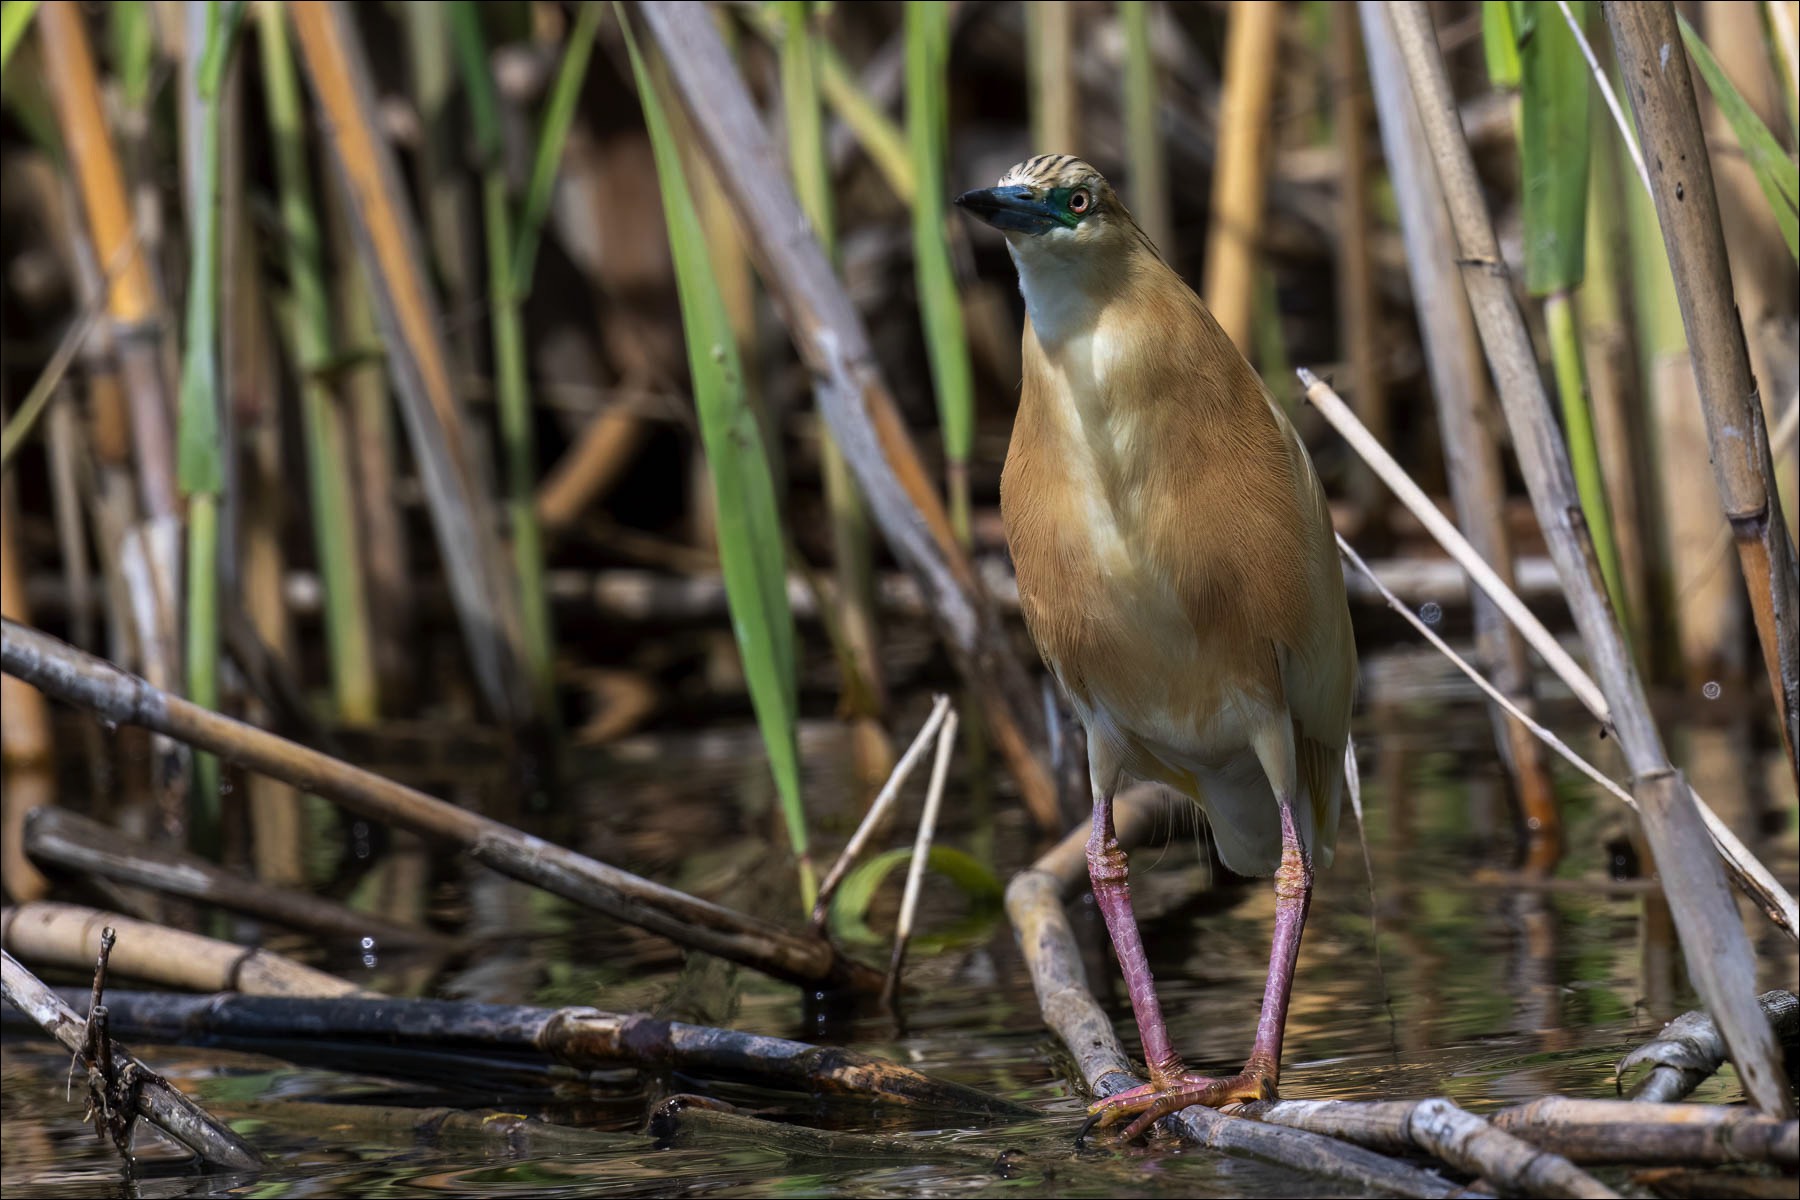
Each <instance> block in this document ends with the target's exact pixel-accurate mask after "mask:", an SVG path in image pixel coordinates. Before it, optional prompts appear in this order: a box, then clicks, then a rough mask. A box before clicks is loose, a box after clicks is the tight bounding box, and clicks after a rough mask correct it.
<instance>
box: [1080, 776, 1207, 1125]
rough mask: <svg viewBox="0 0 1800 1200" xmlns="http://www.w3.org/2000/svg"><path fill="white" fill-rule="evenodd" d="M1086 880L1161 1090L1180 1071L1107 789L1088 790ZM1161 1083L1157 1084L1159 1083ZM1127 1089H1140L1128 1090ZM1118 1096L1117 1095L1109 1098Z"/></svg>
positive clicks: (1153, 1083)
mask: <svg viewBox="0 0 1800 1200" xmlns="http://www.w3.org/2000/svg"><path fill="white" fill-rule="evenodd" d="M1087 860H1088V878H1089V880H1091V881H1092V882H1093V885H1094V902H1095V903H1096V904H1098V905H1099V906H1100V915H1101V916H1103V917H1105V918H1106V931H1107V932H1108V933H1110V934H1111V935H1112V944H1113V950H1114V952H1115V953H1117V954H1118V956H1119V966H1120V967H1121V968H1122V969H1123V970H1124V972H1125V990H1126V991H1127V992H1128V993H1129V994H1130V996H1131V1011H1132V1015H1134V1016H1135V1017H1136V1018H1137V1027H1138V1034H1139V1036H1141V1037H1142V1038H1143V1040H1144V1062H1145V1063H1146V1064H1147V1065H1148V1066H1149V1068H1150V1079H1151V1085H1150V1086H1151V1087H1152V1088H1156V1089H1157V1090H1158V1091H1161V1090H1162V1088H1163V1087H1167V1086H1169V1085H1171V1084H1173V1083H1175V1082H1176V1081H1177V1080H1178V1079H1179V1077H1180V1076H1181V1074H1182V1071H1183V1067H1182V1062H1181V1056H1180V1055H1178V1054H1176V1053H1175V1047H1174V1046H1173V1045H1172V1044H1171V1043H1170V1042H1169V1027H1168V1025H1167V1024H1166V1023H1165V1022H1164V1021H1163V1015H1162V1004H1161V1002H1160V1001H1158V1000H1157V998H1156V982H1155V980H1153V979H1151V978H1150V960H1149V958H1148V957H1147V956H1146V955H1145V954H1144V939H1143V936H1142V935H1141V934H1139V933H1138V927H1137V917H1136V915H1135V914H1133V913H1132V911H1131V879H1130V873H1129V871H1130V869H1129V867H1128V866H1127V864H1126V861H1125V852H1124V851H1123V850H1121V849H1119V839H1118V838H1117V837H1116V836H1115V835H1114V833H1113V819H1112V792H1111V790H1110V789H1109V790H1107V791H1105V792H1100V791H1096V792H1095V793H1094V830H1093V833H1092V834H1090V835H1089V837H1088V844H1087ZM1159 1085H1161V1086H1159ZM1132 1090H1133V1092H1136V1091H1139V1090H1142V1089H1136V1088H1134V1089H1132ZM1113 1099H1115V1100H1116V1099H1119V1097H1116V1096H1115V1097H1113Z"/></svg>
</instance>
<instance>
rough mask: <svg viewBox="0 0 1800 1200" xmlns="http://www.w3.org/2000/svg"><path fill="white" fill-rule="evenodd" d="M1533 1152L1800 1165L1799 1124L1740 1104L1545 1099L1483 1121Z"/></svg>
mask: <svg viewBox="0 0 1800 1200" xmlns="http://www.w3.org/2000/svg"><path fill="white" fill-rule="evenodd" d="M1488 1120H1489V1121H1491V1122H1492V1123H1493V1124H1494V1125H1495V1126H1496V1127H1497V1128H1500V1129H1504V1130H1506V1131H1507V1132H1509V1133H1513V1134H1516V1135H1517V1136H1519V1137H1521V1138H1524V1139H1525V1140H1526V1141H1528V1142H1530V1143H1531V1144H1532V1145H1534V1146H1542V1147H1543V1148H1544V1149H1546V1150H1550V1151H1553V1152H1555V1153H1557V1154H1561V1155H1563V1156H1564V1157H1565V1158H1568V1159H1571V1160H1572V1161H1575V1162H1579V1163H1587V1164H1590V1165H1625V1164H1637V1165H1640V1166H1660V1165H1668V1166H1674V1165H1680V1164H1686V1165H1689V1166H1692V1165H1695V1164H1701V1163H1708V1164H1710V1163H1740V1162H1751V1163H1774V1164H1776V1165H1779V1166H1784V1167H1787V1168H1789V1169H1792V1168H1793V1167H1794V1166H1795V1165H1796V1164H1797V1163H1800V1122H1795V1121H1778V1120H1776V1119H1775V1118H1773V1117H1765V1116H1763V1115H1762V1114H1761V1113H1758V1112H1752V1111H1751V1110H1749V1109H1747V1108H1744V1107H1743V1106H1742V1105H1736V1104H1733V1105H1723V1104H1653V1103H1650V1102H1647V1101H1646V1102H1640V1101H1635V1100H1583V1099H1575V1098H1571V1097H1568V1096H1545V1097H1544V1098H1542V1099H1541V1100H1533V1101H1530V1102H1529V1103H1526V1104H1516V1105H1513V1106H1512V1107H1510V1108H1503V1109H1501V1110H1500V1111H1499V1112H1497V1113H1494V1114H1492V1115H1491V1116H1489V1117H1488Z"/></svg>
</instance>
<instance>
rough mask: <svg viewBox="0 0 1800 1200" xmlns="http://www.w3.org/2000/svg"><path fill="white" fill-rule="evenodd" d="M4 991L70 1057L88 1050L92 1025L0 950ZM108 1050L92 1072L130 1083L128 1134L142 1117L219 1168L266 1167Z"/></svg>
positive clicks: (165, 1086)
mask: <svg viewBox="0 0 1800 1200" xmlns="http://www.w3.org/2000/svg"><path fill="white" fill-rule="evenodd" d="M0 993H3V994H4V996H5V999H6V1001H7V1002H8V1003H9V1004H11V1005H12V1006H13V1007H14V1008H17V1009H18V1010H19V1011H20V1012H22V1013H24V1014H25V1015H26V1016H28V1017H30V1018H31V1019H32V1020H33V1021H35V1022H36V1023H37V1025H38V1027H39V1028H40V1029H42V1030H43V1031H44V1032H45V1033H47V1034H49V1035H50V1036H51V1037H53V1038H55V1039H56V1040H57V1041H58V1042H61V1043H62V1045H63V1046H64V1048H66V1049H67V1050H68V1051H69V1052H70V1053H71V1054H76V1055H81V1054H83V1053H84V1052H85V1047H86V1043H87V1032H88V1023H87V1021H86V1020H84V1019H83V1018H82V1017H81V1016H80V1014H78V1013H76V1012H75V1010H74V1009H72V1008H70V1007H69V1006H68V1005H67V1004H64V1003H63V1001H62V999H61V998H60V997H59V996H57V994H56V993H55V992H53V991H51V990H50V989H49V988H47V987H45V986H44V983H43V981H42V980H40V979H38V978H37V976H35V975H33V974H32V973H31V972H30V971H27V970H26V969H25V968H24V967H23V966H21V965H19V962H18V960H17V959H15V958H14V957H13V956H12V955H11V954H8V953H5V952H3V951H0ZM105 1048H106V1050H108V1051H110V1054H109V1055H108V1056H107V1057H106V1058H105V1059H104V1060H102V1061H101V1062H99V1063H96V1064H93V1069H95V1070H97V1071H99V1072H100V1073H102V1074H104V1075H105V1076H106V1077H107V1078H108V1079H110V1080H119V1081H121V1082H122V1083H124V1084H125V1087H124V1089H123V1090H125V1091H126V1092H127V1094H128V1095H129V1096H130V1098H131V1099H130V1103H131V1104H132V1106H133V1107H132V1111H131V1112H129V1113H123V1114H120V1115H121V1117H123V1118H124V1119H125V1120H126V1121H127V1125H126V1128H127V1130H129V1128H130V1124H129V1122H132V1121H135V1120H136V1118H138V1117H140V1116H141V1117H143V1118H144V1119H145V1120H146V1121H149V1122H150V1123H151V1124H152V1125H154V1126H156V1127H157V1128H158V1129H160V1130H161V1131H162V1132H163V1133H165V1134H167V1135H168V1136H169V1137H171V1138H173V1139H174V1140H175V1141H177V1142H179V1143H180V1144H181V1145H183V1146H186V1147H187V1148H188V1149H189V1150H192V1151H193V1152H194V1153H195V1154H197V1155H199V1156H200V1157H201V1158H203V1159H205V1160H206V1161H207V1162H209V1163H212V1164H214V1165H215V1166H218V1167H223V1168H225V1169H226V1170H231V1171H254V1170H257V1169H259V1168H260V1167H262V1166H263V1159H262V1156H261V1155H259V1154H258V1153H257V1152H256V1151H255V1150H253V1149H251V1148H250V1147H249V1146H248V1145H246V1144H245V1143H244V1142H243V1140H242V1139H240V1138H239V1137H238V1136H237V1135H236V1134H235V1133H233V1132H231V1130H230V1129H229V1128H228V1127H227V1126H225V1125H224V1124H222V1123H221V1122H219V1121H217V1120H215V1119H214V1118H213V1117H212V1116H211V1115H210V1114H208V1113H207V1112H206V1110H205V1109H203V1108H201V1107H200V1106H199V1105H198V1104H195V1103H194V1102H193V1101H192V1100H190V1099H188V1098H187V1097H186V1096H184V1095H182V1094H181V1092H179V1091H177V1090H176V1089H175V1088H174V1087H172V1086H170V1085H169V1083H168V1082H167V1081H166V1080H164V1079H163V1078H162V1077H160V1076H159V1075H157V1074H156V1073H155V1072H153V1071H151V1070H150V1069H149V1068H148V1067H146V1066H144V1064H143V1063H141V1062H139V1061H138V1060H137V1059H135V1058H133V1057H132V1056H131V1054H130V1052H129V1051H127V1050H126V1049H125V1047H123V1046H121V1045H120V1044H119V1043H117V1042H113V1041H111V1040H110V1039H108V1040H107V1042H106V1046H105Z"/></svg>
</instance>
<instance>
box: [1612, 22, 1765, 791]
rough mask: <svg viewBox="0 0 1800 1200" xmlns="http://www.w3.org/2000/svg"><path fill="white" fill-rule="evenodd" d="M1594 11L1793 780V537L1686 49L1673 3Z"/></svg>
mask: <svg viewBox="0 0 1800 1200" xmlns="http://www.w3.org/2000/svg"><path fill="white" fill-rule="evenodd" d="M1604 9H1605V12H1606V23H1607V28H1608V29H1610V30H1611V31H1612V36H1613V45H1614V47H1615V48H1616V49H1617V51H1618V55H1619V65H1620V69H1621V72H1622V73H1623V76H1624V80H1625V91H1626V95H1627V96H1629V97H1630V99H1631V107H1632V112H1633V113H1634V115H1635V116H1636V117H1637V124H1638V128H1639V131H1640V134H1641V136H1642V138H1643V143H1644V150H1645V158H1646V160H1647V161H1648V162H1650V163H1652V164H1654V165H1653V166H1652V168H1651V170H1650V194H1651V198H1652V199H1654V200H1655V202H1656V215H1657V220H1658V222H1659V223H1660V224H1661V226H1662V232H1663V242H1664V244H1665V245H1666V246H1667V247H1668V252H1669V265H1670V268H1671V269H1672V270H1673V272H1674V275H1675V294H1676V297H1677V298H1678V299H1679V301H1680V304H1681V320H1682V324H1683V326H1684V327H1685V328H1686V329H1687V338H1688V348H1689V352H1690V353H1691V354H1692V356H1693V361H1694V377H1695V379H1696V380H1697V381H1698V383H1699V386H1700V404H1701V410H1702V412H1703V413H1704V414H1705V417H1706V441H1707V445H1708V447H1710V449H1711V451H1712V453H1711V459H1712V465H1713V478H1714V480H1715V481H1716V482H1717V484H1718V488H1719V498H1720V500H1721V501H1722V502H1723V504H1724V508H1725V517H1726V519H1727V520H1728V521H1729V522H1730V523H1731V530H1732V534H1733V536H1734V537H1735V538H1736V540H1737V547H1738V560H1739V563H1740V564H1741V565H1742V567H1743V571H1744V580H1745V583H1746V584H1747V585H1748V587H1749V591H1750V608H1751V611H1752V613H1754V614H1755V618H1756V634H1757V639H1758V641H1760V642H1761V644H1762V651H1763V663H1764V666H1765V667H1766V669H1767V670H1768V674H1769V686H1770V688H1771V689H1772V690H1773V692H1774V694H1775V695H1776V697H1777V698H1778V700H1779V702H1780V709H1781V728H1782V736H1783V738H1784V739H1785V740H1786V743H1787V752H1788V765H1789V768H1790V769H1791V770H1792V771H1793V772H1794V775H1795V778H1796V780H1800V576H1797V575H1796V570H1795V561H1794V542H1793V538H1792V537H1791V536H1790V535H1789V532H1788V528H1787V522H1786V521H1785V520H1784V519H1783V518H1782V514H1781V507H1780V505H1778V504H1776V503H1774V502H1773V496H1774V493H1775V489H1774V486H1773V484H1772V483H1771V481H1772V480H1773V478H1774V475H1775V466H1774V460H1773V459H1772V458H1771V457H1770V454H1769V431H1768V427H1767V425H1765V423H1764V421H1763V411H1762V405H1761V403H1760V402H1759V401H1758V399H1757V388H1756V379H1755V377H1754V375H1752V373H1751V371H1750V360H1749V355H1748V348H1747V346H1746V344H1745V341H1744V328H1743V323H1742V321H1740V320H1739V318H1738V310H1737V304H1736V301H1735V300H1734V298H1733V295H1732V290H1731V266H1730V263H1729V261H1728V259H1727V256H1726V250H1725V232H1724V229H1723V227H1722V226H1721V225H1720V222H1719V201H1718V195H1717V193H1716V191H1715V190H1714V186H1713V171H1712V164H1711V159H1710V157H1709V156H1708V152H1707V148H1706V133H1705V130H1704V129H1703V128H1702V127H1701V124H1700V112H1699V109H1698V107H1697V106H1696V103H1695V98H1694V82H1693V79H1692V78H1691V77H1690V75H1689V74H1688V63H1687V54H1686V53H1685V50H1684V46H1683V43H1682V38H1681V31H1680V29H1679V28H1678V26H1677V24H1676V19H1675V7H1674V5H1672V4H1668V3H1646V4H1626V5H1622V4H1617V3H1608V4H1606V5H1604Z"/></svg>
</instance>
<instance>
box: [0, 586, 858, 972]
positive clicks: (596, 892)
mask: <svg viewBox="0 0 1800 1200" xmlns="http://www.w3.org/2000/svg"><path fill="white" fill-rule="evenodd" d="M0 667H3V668H4V670H5V671H6V672H7V673H9V674H12V675H16V676H18V677H19V678H21V679H24V680H25V681H27V682H28V683H32V684H34V685H36V686H37V687H38V688H39V690H41V691H43V692H45V693H46V694H47V695H52V696H55V697H57V698H59V699H61V700H64V701H66V702H68V703H70V704H74V705H76V706H77V707H80V708H85V709H89V710H91V711H93V712H94V713H96V714H98V715H99V716H100V718H101V719H102V720H105V721H109V722H112V723H113V724H122V725H142V726H143V727H145V728H146V729H150V730H152V731H155V732H158V733H163V734H166V735H168V736H169V737H172V738H175V739H177V740H179V741H182V742H185V743H188V744H190V745H193V746H196V747H198V748H200V749H204V750H210V751H212V752H213V753H215V754H218V755H219V756H220V757H222V758H225V759H227V760H229V761H231V762H235V763H239V764H241V765H243V766H245V767H248V768H249V769H251V770H253V771H261V772H263V773H264V774H267V775H271V776H273V777H275V778H277V779H284V780H286V781H288V782H289V783H292V784H294V785H295V786H296V787H299V788H301V789H302V790H305V791H308V792H311V793H313V794H314V795H317V796H322V797H324V798H325V799H327V800H331V801H333V802H335V803H337V804H340V805H342V806H343V807H345V808H347V809H350V810H351V811H352V812H356V813H358V814H360V815H362V816H365V817H369V818H371V819H373V820H377V821H384V822H386V823H388V824H391V825H394V826H396V827H398V828H401V829H407V830H410V831H412V832H414V833H417V834H420V835H422V836H425V837H428V838H436V839H439V840H442V841H446V842H449V843H450V844H452V845H455V846H458V847H460V848H461V849H463V850H464V851H465V852H466V853H467V854H469V856H470V857H472V858H474V859H475V860H476V861H477V862H480V863H482V864H484V865H486V866H489V867H492V868H493V869H494V870H496V871H499V872H500V873H501V874H503V875H509V876H511V877H512V878H514V879H518V880H522V881H524V882H526V883H530V884H532V885H533V886H536V887H541V888H543V889H544V890H545V891H548V892H552V893H554V894H556V895H558V896H561V897H563V898H564V899H566V900H570V901H573V902H574V903H576V904H580V905H584V906H586V907H589V908H594V909H597V910H599V911H600V912H604V913H606V914H607V915H609V916H611V917H613V918H615V919H617V920H620V921H624V922H626V923H628V924H632V925H637V926H639V927H641V928H643V929H647V930H649V931H651V932H652V933H657V934H661V935H662V936H664V937H667V938H669V939H670V940H671V941H674V942H676V943H677V944H679V945H684V946H689V947H692V948H694V949H696V950H702V951H705V952H706V953H709V954H716V955H718V956H719V957H720V958H727V959H730V960H731V961H733V962H736V963H741V964H743V965H744V966H748V967H753V968H755V969H756V970H759V971H763V972H764V973H766V974H769V975H772V976H774V977H775V978H777V979H785V980H787V981H789V982H792V983H797V984H802V985H805V986H810V987H843V988H847V989H849V990H851V991H856V992H862V993H865V994H869V995H873V994H875V993H877V992H879V991H880V989H881V985H882V976H881V973H880V972H878V971H876V970H874V969H873V968H871V967H868V966H865V965H864V964H862V963H858V962H855V961H854V960H851V959H848V958H845V957H844V956H843V955H841V954H840V953H839V952H838V951H837V949H836V948H835V947H833V946H832V945H831V944H830V943H829V942H827V941H826V940H825V939H824V938H821V937H816V936H813V937H807V936H803V935H797V934H792V933H789V932H787V931H786V930H783V929H779V928H777V927H775V926H772V925H768V924H765V923H763V922H760V921H757V920H754V919H752V918H749V917H746V916H743V915H741V914H739V913H736V912H733V911H731V910H730V909H727V908H723V907H721V906H719V905H716V904H711V903H709V902H707V901H704V900H699V899H696V898H694V897H692V896H688V895H685V894H684V893H682V892H678V891H676V890H675V889H673V888H668V887H664V886H662V885H661V884H657V883H652V882H651V881H649V880H647V879H643V878H640V877H639V876H636V875H633V874H631V873H629V872H626V871H621V870H619V869H617V868H615V867H610V866H607V865H606V864H604V863H600V862H596V861H595V860H593V859H591V858H588V857H586V856H585V855H581V854H577V853H575V852H574V851H572V850H567V849H564V848H563V847H561V846H557V845H554V844H552V843H550V842H546V841H544V840H543V839H541V838H536V837H532V836H531V835H529V834H525V833H520V832H519V831H518V830H516V829H513V828H511V827H509V826H507V825H503V824H501V823H500V822H498V821H494V820H490V819H489V818H487V817H482V816H478V815H477V814H475V813H471V812H467V811H465V810H463V809H460V808H457V807H456V806H455V805H453V804H447V803H445V802H444V801H442V800H438V799H436V798H435V797H432V796H428V795H426V794H425V793H423V792H419V791H415V790H414V789H412V788H409V787H406V786H405V785H403V784H399V783H395V782H393V781H392V780H389V779H383V778H382V777H381V776H379V775H376V774H373V773H372V772H369V771H364V770H361V769H360V768H357V767H353V766H350V765H349V764H348V763H343V762H340V761H338V760H337V759H334V758H331V757H330V756H328V755H324V754H320V753H319V752H318V751H316V750H311V749H308V748H307V747H305V746H300V745H296V744H295V743H293V742H290V741H288V740H287V739H285V738H280V737H276V736H275V735H274V734H271V733H266V732H264V731H262V730H260V729H256V728H253V727H252V726H249V725H246V724H244V723H243V722H241V721H234V720H232V719H231V718H230V717H225V716H221V715H219V714H218V713H212V712H207V711H206V710H205V709H202V708H199V707H197V706H196V705H194V704H192V703H190V702H188V701H186V700H183V699H181V698H180V697H178V696H171V695H169V694H168V693H166V692H163V691H161V690H159V689H157V688H154V687H151V686H150V685H149V684H148V683H146V682H144V680H142V679H140V678H138V677H136V676H134V675H131V674H128V673H127V672H125V671H122V670H120V669H119V668H118V667H115V666H113V665H112V664H111V663H108V662H105V661H103V660H101V659H98V658H95V657H94V656H92V655H90V654H85V653H83V652H81V651H79V650H76V649H75V648H74V647H72V646H69V645H66V644H65V643H63V642H60V641H58V640H56V639H55V638H53V637H50V636H49V635H48V634H45V633H42V632H40V631H38V630H35V629H31V628H28V627H26V626H22V625H19V624H16V623H15V622H12V621H5V622H4V623H3V624H0Z"/></svg>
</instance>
